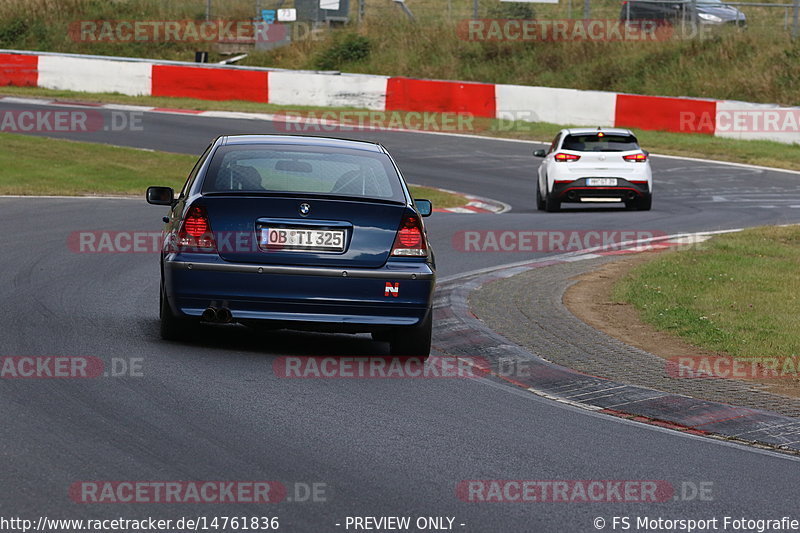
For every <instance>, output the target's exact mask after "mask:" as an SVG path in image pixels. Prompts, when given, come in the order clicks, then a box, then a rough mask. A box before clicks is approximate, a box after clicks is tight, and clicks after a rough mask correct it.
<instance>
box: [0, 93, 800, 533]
mask: <svg viewBox="0 0 800 533" xmlns="http://www.w3.org/2000/svg"><path fill="white" fill-rule="evenodd" d="M31 107H32V104H30V103H25V104H9V103H5V102H4V103H2V104H0V109H1V110H6V109H31ZM62 109H63V108H62ZM102 112H103V113H106V112H107V111H102ZM143 128H144V129H143V131H122V132H116V133H114V132H102V131H101V132H95V133H74V134H54V135H53V136H54V137H70V138H73V139H77V140H86V141H94V142H107V143H112V144H118V145H126V146H134V147H140V148H150V149H158V150H166V151H174V152H182V153H191V154H199V153H200V152H201V151H202V149H203V148H204V147H205V146H206V145H207V144H208V142H209V140H210V139H212V138H213V137H215V136H217V135H219V134H223V133H270V132H274V131H275V129H274V127H273V124H272V123H269V122H263V121H254V120H246V119H223V118H205V117H202V118H201V117H193V116H186V115H179V114H166V113H146V114H145V115H144V121H143ZM339 136H346V137H354V138H366V139H377V140H380V141H381V142H382V143H383V144H384V145H385V146H386V147H387V148H388V149H389V151H390V152H391V153H392V154H393V155H394V157H395V158H396V159H397V160H398V163H399V164H400V167H401V169H402V170H403V171H404V174H405V176H406V179H407V180H408V181H410V182H412V183H418V184H422V185H431V186H438V187H442V188H446V189H453V190H459V191H463V192H466V193H470V194H474V195H479V196H486V197H490V198H493V199H496V200H500V201H503V202H506V203H508V204H509V205H510V206H511V208H512V210H511V211H510V212H509V213H505V214H501V215H491V214H486V215H478V214H476V215H457V214H435V215H434V216H432V217H431V218H430V219H428V224H427V225H428V230H429V233H430V234H431V236H432V239H433V244H434V247H435V249H436V254H437V261H438V266H439V275H440V277H451V276H455V275H458V274H460V273H464V272H468V271H471V270H474V269H478V268H484V267H489V266H494V265H500V264H504V263H511V262H515V261H520V260H523V259H528V258H532V257H540V256H543V255H546V253H548V252H537V253H513V252H506V253H495V252H486V253H465V252H460V251H458V250H456V249H455V248H454V246H453V242H452V237H453V235H454V234H455V233H456V232H458V231H461V230H473V229H474V230H540V231H554V230H555V231H560V230H590V229H594V230H648V231H657V232H664V233H668V234H671V233H679V232H688V231H700V230H716V229H727V228H737V227H745V226H754V225H761V224H781V223H792V222H797V221H798V220H800V175H797V174H794V173H788V172H778V171H770V170H762V169H754V168H749V167H743V166H733V165H722V164H715V163H708V162H699V161H690V160H681V159H674V158H662V157H654V158H653V171H654V176H655V180H656V182H655V197H654V199H655V201H654V207H653V210H652V211H650V212H627V211H625V210H623V209H615V208H608V207H603V208H597V209H594V208H593V209H576V208H572V207H570V208H568V209H565V210H564V211H563V212H561V213H555V214H546V213H542V212H538V211H536V210H535V203H534V179H533V176H534V175H535V169H536V166H537V165H538V161H539V160H537V159H536V158H533V157H532V156H531V155H530V153H531V151H532V150H533V149H534V147H535V145H533V144H530V143H519V142H506V141H499V140H487V139H479V138H473V139H470V138H464V137H455V136H445V135H427V134H419V133H417V134H414V133H405V132H389V131H381V132H361V133H358V132H355V133H349V134H348V133H341V134H339ZM645 148H646V147H645ZM787 149H789V148H787ZM188 170H189V169H187V172H188ZM109 179H113V176H109ZM152 182H153V185H158V184H159V183H160V180H159V176H153V180H152ZM163 214H164V210H162V209H160V208H158V207H154V206H149V205H147V204H145V202H144V199H143V198H142V199H141V200H130V199H76V198H73V199H54V198H23V199H19V198H0V229H1V230H2V233H1V234H2V243H3V253H2V254H1V255H0V271H1V272H2V273H3V284H2V296H3V302H4V305H3V306H2V307H0V320H1V321H2V324H3V327H2V330H1V331H2V334H0V355H2V356H29V355H34V356H94V357H99V358H101V359H103V360H104V361H107V362H108V361H117V362H119V365H120V366H124V365H128V366H130V365H131V364H136V365H140V367H139V368H140V371H139V372H133V374H135V375H127V376H126V377H107V378H102V377H101V378H97V379H83V380H81V379H64V380H60V379H50V380H47V379H40V380H25V379H18V380H14V379H4V380H0V395H1V396H2V411H1V412H0V426H2V431H0V450H2V452H1V453H0V480H1V481H0V486H1V487H2V488H3V495H2V497H1V498H0V516H21V517H25V518H30V519H36V517H38V516H42V515H44V516H47V517H49V518H90V517H91V518H118V517H123V518H144V517H147V516H152V517H156V518H165V519H166V518H179V517H182V516H187V517H197V516H206V517H212V516H225V515H227V516H234V515H237V516H278V517H279V518H280V530H282V531H346V530H347V529H345V519H346V517H348V516H412V517H414V518H416V517H418V516H447V517H455V520H454V522H453V528H454V529H455V530H458V531H465V532H473V531H474V532H493V531H542V532H550V531H559V532H560V531H564V532H582V531H596V529H595V526H594V525H593V520H594V519H595V518H596V517H602V518H604V519H605V520H606V521H607V525H606V526H605V529H606V530H610V529H612V525H611V520H612V517H613V516H629V517H632V519H633V520H634V521H635V517H643V516H648V517H650V518H658V517H663V518H694V519H703V518H708V519H710V518H713V517H718V518H719V519H720V520H721V519H722V517H723V516H726V515H727V516H736V517H741V516H744V517H747V518H780V517H781V516H784V515H791V514H792V512H793V511H794V510H795V508H796V505H795V502H796V500H797V496H798V489H797V478H798V472H800V463H799V462H798V460H797V459H795V458H794V457H790V456H784V455H779V454H777V453H773V452H768V451H763V450H757V449H753V448H747V447H743V446H739V445H733V444H728V443H724V442H720V441H716V440H711V439H705V438H701V437H694V436H691V435H684V434H678V433H675V432H671V431H668V430H664V429H661V428H657V427H652V426H644V425H639V424H636V423H631V422H626V421H622V420H620V419H616V418H611V417H607V416H603V415H598V414H593V413H590V412H587V411H582V410H578V409H575V408H572V407H569V406H566V405H562V404H558V403H554V402H550V401H548V400H545V399H542V398H539V397H536V396H534V395H531V394H529V393H526V392H524V391H521V390H518V389H514V388H511V387H505V386H502V385H497V384H495V383H493V382H489V381H488V380H482V379H285V378H279V377H276V375H275V374H274V373H273V370H272V368H273V367H272V364H273V362H274V360H275V359H276V358H277V357H279V356H282V355H307V354H308V355H311V354H313V355H356V356H357V355H363V354H371V353H376V352H381V351H384V352H385V350H386V348H385V347H384V346H383V345H380V344H376V343H373V342H371V341H370V340H369V339H368V338H367V337H365V336H348V335H335V336H331V335H322V334H313V335H309V334H300V333H291V332H277V333H275V332H261V331H258V332H251V331H245V332H242V331H239V330H233V331H230V330H224V331H221V330H214V331H213V332H207V333H206V334H205V335H201V336H199V337H198V338H197V340H196V342H189V343H168V342H163V341H161V340H160V338H159V337H158V323H157V305H158V266H157V261H156V257H155V255H153V254H146V253H144V254H81V253H75V252H74V251H72V250H71V249H70V248H69V247H68V245H67V242H68V238H69V235H70V234H71V233H73V232H76V231H84V230H109V231H114V230H120V231H139V230H141V231H158V230H160V228H161V222H160V218H161V216H163ZM531 290H536V288H535V287H531ZM128 374H130V372H128ZM476 479H483V480H487V479H489V480H666V481H668V482H669V483H671V484H672V485H673V487H678V488H680V487H689V490H688V493H689V494H688V495H687V494H686V493H684V494H683V497H681V492H682V491H681V490H678V499H677V500H672V499H670V500H669V501H665V502H662V503H641V502H632V503H566V502H557V503H552V502H545V503H543V502H536V503H516V504H515V503H467V502H464V501H461V500H460V499H459V498H458V496H457V493H456V487H457V486H458V484H459V482H461V481H462V480H476ZM102 480H111V481H123V480H149V481H154V480H157V481H173V480H179V481H189V480H229V481H242V480H246V481H247V480H249V481H252V480H275V481H279V482H281V483H282V484H283V485H284V486H286V487H287V489H288V491H289V493H288V498H287V501H284V502H282V503H277V504H271V505H255V504H244V503H239V504H214V505H209V504H205V505H201V504H192V503H185V504H147V503H137V504H124V503H116V504H79V503H75V502H73V500H71V499H70V497H69V494H68V490H69V487H70V486H71V485H72V484H74V483H76V482H81V481H102ZM296 483H300V485H295V484H296ZM312 483H319V484H324V490H325V492H324V497H322V496H321V497H318V498H316V499H317V501H314V502H312V501H297V500H304V498H303V497H302V496H303V492H304V491H303V487H304V486H305V485H303V484H312ZM701 484H710V485H703V486H710V487H712V491H711V496H710V498H709V497H706V498H702V499H701V498H700V497H699V496H697V495H695V496H694V497H690V496H691V494H690V493H691V492H692V490H691V487H698V486H700V485H701ZM298 487H299V488H298ZM296 491H298V493H297V494H295V492H296ZM684 492H686V491H684ZM288 499H292V501H288ZM445 523H446V522H445ZM337 524H339V525H337ZM461 524H464V525H463V526H462V525H461ZM617 527H618V528H619V525H618V526H617ZM349 530H350V531H353V529H352V527H351V528H350V529H349ZM633 530H635V529H633Z"/></svg>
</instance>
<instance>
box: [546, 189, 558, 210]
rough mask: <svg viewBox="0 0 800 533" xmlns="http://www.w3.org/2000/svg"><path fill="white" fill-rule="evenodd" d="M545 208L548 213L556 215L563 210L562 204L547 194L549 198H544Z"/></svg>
mask: <svg viewBox="0 0 800 533" xmlns="http://www.w3.org/2000/svg"><path fill="white" fill-rule="evenodd" d="M544 208H545V211H547V212H548V213H555V212H557V211H560V210H561V202H559V201H558V200H556V199H555V198H553V195H552V194H550V193H547V196H545V197H544Z"/></svg>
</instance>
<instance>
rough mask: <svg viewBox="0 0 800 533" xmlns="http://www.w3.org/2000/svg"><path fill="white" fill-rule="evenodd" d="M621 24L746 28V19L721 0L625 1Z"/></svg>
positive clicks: (621, 13) (738, 11)
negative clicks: (702, 25) (644, 21)
mask: <svg viewBox="0 0 800 533" xmlns="http://www.w3.org/2000/svg"><path fill="white" fill-rule="evenodd" d="M619 18H620V20H622V21H642V20H651V21H654V22H656V23H657V24H672V25H676V24H680V23H681V22H684V23H685V22H693V21H695V20H696V21H697V22H698V23H699V24H711V25H724V24H731V25H736V26H746V25H747V17H746V16H745V14H744V13H742V12H741V11H740V10H739V9H737V8H735V7H733V6H729V5H727V4H724V3H723V2H722V1H721V0H697V1H692V0H683V1H675V0H666V1H657V0H627V1H625V2H622V11H621V12H620V16H619Z"/></svg>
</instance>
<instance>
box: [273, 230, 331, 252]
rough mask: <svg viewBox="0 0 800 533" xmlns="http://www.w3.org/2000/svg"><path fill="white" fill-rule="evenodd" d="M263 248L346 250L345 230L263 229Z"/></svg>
mask: <svg viewBox="0 0 800 533" xmlns="http://www.w3.org/2000/svg"><path fill="white" fill-rule="evenodd" d="M259 244H260V245H261V247H262V248H268V249H282V250H306V251H315V250H324V251H334V252H341V251H343V250H344V230H340V229H307V228H302V229H301V228H261V234H260V237H259Z"/></svg>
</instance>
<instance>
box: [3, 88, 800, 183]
mask: <svg viewBox="0 0 800 533" xmlns="http://www.w3.org/2000/svg"><path fill="white" fill-rule="evenodd" d="M0 96H15V97H27V98H48V99H62V100H70V101H83V102H102V103H117V104H129V105H141V106H154V107H164V108H179V109H194V110H201V111H211V110H214V111H239V112H248V113H279V112H287V111H298V112H301V113H302V112H307V113H311V112H314V113H317V114H320V113H323V112H337V111H353V108H318V107H317V108H315V107H303V106H279V105H274V104H260V103H255V102H243V101H224V102H218V101H210V100H196V99H191V98H167V97H152V96H126V95H121V94H108V93H83V92H75V91H61V90H51V89H38V88H30V87H0ZM361 111H363V110H361ZM406 114H407V113H406V112H399V114H398V116H399V117H400V122H401V123H406V120H405V115H406ZM317 116H319V115H317ZM470 118H471V120H467V121H464V122H463V124H464V127H459V128H457V129H455V130H453V129H450V130H447V131H451V132H454V133H465V134H476V135H485V136H489V137H499V138H509V139H521V140H532V141H542V142H548V143H549V142H550V140H552V138H553V137H554V136H555V134H556V133H557V132H558V131H559V130H560V129H562V128H564V127H567V126H569V125H564V124H548V123H545V122H523V121H517V122H513V123H512V122H510V121H498V120H495V119H488V118H480V117H474V118H473V117H470ZM434 119H435V120H434V121H433V122H434V123H436V124H439V125H446V124H447V122H446V120H445V118H443V117H440V118H438V119H437V118H436V116H434ZM449 119H450V121H451V123H452V122H453V117H452V115H451V116H450V117H449ZM443 129H444V128H443ZM297 133H302V131H298V132H297ZM308 133H309V134H313V133H314V131H308ZM636 134H637V135H638V137H639V141H640V142H641V144H642V146H643V147H644V148H645V149H647V150H649V151H651V152H653V153H656V154H663V155H675V156H683V157H697V158H703V159H716V160H719V161H730V162H733V163H746V164H751V165H763V166H768V167H777V168H785V169H789V170H800V150H798V149H797V147H794V146H789V145H786V144H783V143H778V142H772V141H742V140H735V139H724V138H719V137H712V136H710V135H701V134H691V133H669V132H663V131H645V130H641V131H636ZM330 135H332V136H336V132H335V131H334V132H331V133H330ZM536 164H538V163H536Z"/></svg>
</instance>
